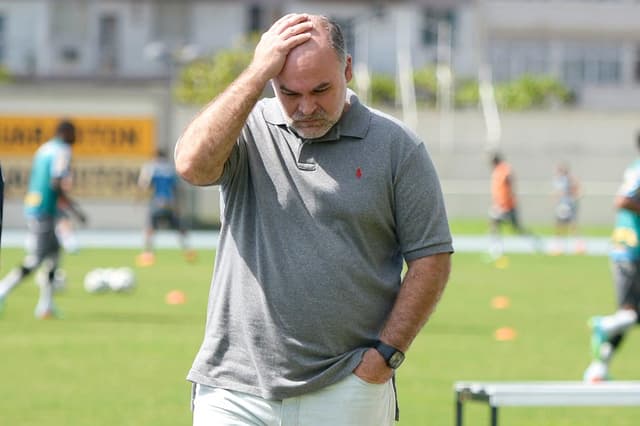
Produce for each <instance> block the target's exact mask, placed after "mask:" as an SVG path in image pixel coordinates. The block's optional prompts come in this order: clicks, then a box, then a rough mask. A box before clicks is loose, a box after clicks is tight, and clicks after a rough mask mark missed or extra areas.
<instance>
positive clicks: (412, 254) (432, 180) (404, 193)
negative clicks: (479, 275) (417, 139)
mask: <svg viewBox="0 0 640 426" xmlns="http://www.w3.org/2000/svg"><path fill="white" fill-rule="evenodd" d="M394 189H395V215H396V226H397V234H398V239H399V243H400V247H401V249H402V253H403V256H404V258H405V260H407V261H409V260H414V259H417V258H420V257H424V256H430V255H434V254H438V253H451V252H453V246H452V239H451V232H450V230H449V222H448V219H447V213H446V208H445V204H444V198H443V196H442V189H441V187H440V182H439V178H438V175H437V173H436V170H435V167H434V165H433V163H432V161H431V158H430V156H429V154H428V152H427V149H426V147H425V145H424V144H423V143H420V144H418V145H417V146H416V147H415V149H413V152H411V153H410V154H409V155H407V157H406V158H405V159H404V161H403V162H402V163H401V165H400V167H399V172H398V174H397V176H396V180H395V184H394Z"/></svg>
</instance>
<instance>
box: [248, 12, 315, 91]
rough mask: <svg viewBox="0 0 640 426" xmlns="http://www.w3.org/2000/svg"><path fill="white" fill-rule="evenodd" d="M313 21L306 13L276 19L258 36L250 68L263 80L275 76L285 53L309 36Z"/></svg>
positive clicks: (285, 56) (285, 58) (278, 71)
mask: <svg viewBox="0 0 640 426" xmlns="http://www.w3.org/2000/svg"><path fill="white" fill-rule="evenodd" d="M312 29H313V23H312V21H311V19H310V18H309V15H307V14H297V13H291V14H288V15H285V16H283V17H282V18H280V19H279V20H277V21H276V22H275V23H274V24H273V25H272V26H271V28H269V30H268V31H267V32H265V33H264V34H262V37H261V38H260V42H259V43H258V45H257V46H256V50H255V52H254V55H253V60H252V62H251V65H250V68H253V69H254V70H255V71H256V72H258V73H260V74H261V76H262V77H264V78H265V80H267V81H268V80H271V79H272V78H274V77H276V76H277V75H278V74H279V73H280V71H281V70H282V68H283V67H284V64H285V61H286V60H287V55H288V54H289V52H290V51H291V50H292V49H293V48H294V47H296V46H299V45H301V44H302V43H305V42H307V41H308V40H309V39H310V38H311V30H312Z"/></svg>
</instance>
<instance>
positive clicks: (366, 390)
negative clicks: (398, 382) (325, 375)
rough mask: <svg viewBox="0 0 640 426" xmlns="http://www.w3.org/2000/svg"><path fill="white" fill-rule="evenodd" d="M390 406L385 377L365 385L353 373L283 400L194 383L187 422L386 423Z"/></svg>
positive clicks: (248, 425)
mask: <svg viewBox="0 0 640 426" xmlns="http://www.w3.org/2000/svg"><path fill="white" fill-rule="evenodd" d="M395 410H396V395H395V391H394V386H393V383H392V381H391V380H389V381H388V382H387V383H384V384H380V385H377V384H370V383H367V382H365V381H363V380H362V379H360V378H359V377H357V376H356V375H354V374H351V375H350V376H349V377H347V378H346V379H343V380H341V381H339V382H337V383H335V384H333V385H331V386H327V387H326V388H323V389H320V390H319V391H316V392H312V393H308V394H305V395H302V396H299V397H295V398H288V399H284V400H267V399H263V398H260V397H257V396H255V395H250V394H246V393H242V392H235V391H230V390H227V389H222V388H213V387H210V386H204V385H196V388H195V392H194V399H193V426H327V425H331V426H365V425H366V426H376V425H379V426H390V425H393V424H394V421H395Z"/></svg>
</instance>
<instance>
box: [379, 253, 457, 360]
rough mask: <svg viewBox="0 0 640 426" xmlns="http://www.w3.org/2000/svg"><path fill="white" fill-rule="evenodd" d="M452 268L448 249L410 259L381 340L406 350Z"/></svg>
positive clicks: (427, 316) (438, 296)
mask: <svg viewBox="0 0 640 426" xmlns="http://www.w3.org/2000/svg"><path fill="white" fill-rule="evenodd" d="M450 269H451V255H450V254H449V253H443V254H437V255H434V256H428V257H423V258H420V259H416V260H414V261H412V262H410V263H409V269H408V271H407V273H406V275H405V277H404V280H403V282H402V286H401V288H400V292H399V293H398V297H397V299H396V302H395V304H394V306H393V310H392V311H391V314H390V316H389V319H388V320H387V323H386V324H385V326H384V329H383V330H382V333H381V334H380V340H382V341H383V342H385V343H388V344H390V345H392V346H394V347H396V348H398V349H400V350H402V351H406V350H407V349H408V348H409V346H410V345H411V342H413V339H415V337H416V336H417V335H418V333H419V332H420V330H421V329H422V327H423V326H424V324H425V323H426V322H427V320H428V319H429V316H430V315H431V313H432V312H433V311H434V309H435V307H436V305H437V303H438V301H439V300H440V296H441V295H442V292H443V290H444V287H445V285H446V283H447V280H448V278H449V271H450Z"/></svg>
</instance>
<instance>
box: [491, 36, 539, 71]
mask: <svg viewBox="0 0 640 426" xmlns="http://www.w3.org/2000/svg"><path fill="white" fill-rule="evenodd" d="M548 58H549V45H548V43H547V42H545V41H539V40H492V42H491V44H490V47H489V60H490V62H491V68H492V70H493V78H494V79H495V80H496V81H509V80H514V79H517V78H519V77H521V76H522V75H524V74H532V75H544V74H548V73H549V68H550V66H549V59H548Z"/></svg>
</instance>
